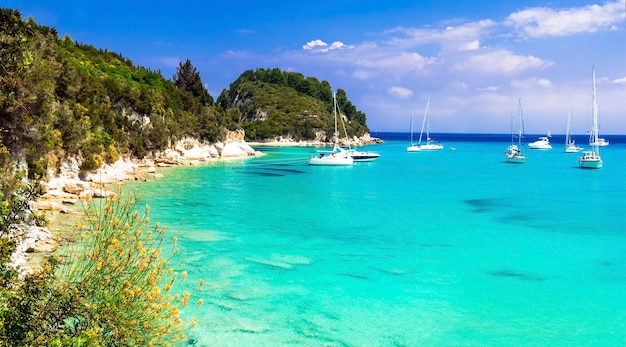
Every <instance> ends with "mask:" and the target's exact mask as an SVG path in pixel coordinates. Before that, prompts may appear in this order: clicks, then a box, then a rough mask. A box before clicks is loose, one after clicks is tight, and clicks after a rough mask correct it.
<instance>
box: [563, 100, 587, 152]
mask: <svg viewBox="0 0 626 347" xmlns="http://www.w3.org/2000/svg"><path fill="white" fill-rule="evenodd" d="M571 122H572V104H571V102H570V106H569V112H568V113H567V129H566V130H565V153H577V152H580V151H582V150H583V148H582V147H580V146H578V145H577V144H576V143H575V141H574V140H572V135H571V130H570V127H571Z"/></svg>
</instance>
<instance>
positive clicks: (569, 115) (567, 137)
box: [565, 99, 572, 148]
mask: <svg viewBox="0 0 626 347" xmlns="http://www.w3.org/2000/svg"><path fill="white" fill-rule="evenodd" d="M571 122H572V100H571V99H570V101H569V110H568V111H567V128H566V129H565V148H567V146H569V144H570V143H571V142H572V141H571V139H570V138H571V131H570V126H571Z"/></svg>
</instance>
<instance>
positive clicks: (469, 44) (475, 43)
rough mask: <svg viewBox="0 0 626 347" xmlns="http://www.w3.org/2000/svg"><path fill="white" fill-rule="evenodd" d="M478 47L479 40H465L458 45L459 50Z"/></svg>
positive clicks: (471, 49)
mask: <svg viewBox="0 0 626 347" xmlns="http://www.w3.org/2000/svg"><path fill="white" fill-rule="evenodd" d="M478 48H480V41H478V40H474V41H471V42H466V43H464V44H462V45H460V46H459V50H461V51H475V50H477V49H478Z"/></svg>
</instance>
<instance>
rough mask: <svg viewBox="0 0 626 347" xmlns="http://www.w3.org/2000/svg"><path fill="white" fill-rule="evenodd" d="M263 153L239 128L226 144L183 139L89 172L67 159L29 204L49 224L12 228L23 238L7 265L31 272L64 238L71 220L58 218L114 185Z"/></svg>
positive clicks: (108, 193)
mask: <svg viewBox="0 0 626 347" xmlns="http://www.w3.org/2000/svg"><path fill="white" fill-rule="evenodd" d="M261 155H263V154H262V153H261V152H258V151H255V150H254V149H253V148H252V147H251V146H250V145H249V144H248V143H246V142H245V141H244V134H243V131H234V132H230V133H229V134H228V137H227V140H226V141H224V142H218V143H214V144H206V143H202V142H200V141H198V140H196V139H191V138H187V139H182V140H180V141H178V142H176V143H175V144H174V145H173V146H171V147H170V148H168V149H166V150H165V151H163V152H159V153H154V155H152V156H150V157H147V158H144V159H134V158H120V159H119V160H118V161H116V162H115V163H113V164H105V165H103V166H102V167H101V168H99V169H98V170H95V171H92V172H88V173H84V172H81V170H80V160H79V159H77V158H71V159H68V160H66V161H65V162H64V163H62V165H61V167H60V170H59V172H58V173H52V172H51V173H49V174H48V178H47V179H45V180H42V182H41V185H42V189H43V194H42V195H41V196H40V197H39V198H38V199H37V201H35V202H34V203H33V204H31V206H30V208H31V210H32V211H45V213H46V216H47V217H48V219H49V221H50V226H49V227H35V226H27V225H20V226H16V229H17V230H16V234H18V235H22V237H21V238H20V240H19V242H18V244H17V246H16V250H15V252H14V253H13V254H12V255H11V261H10V266H13V267H14V268H17V269H20V271H21V272H22V274H25V273H29V272H32V271H34V270H35V269H36V268H37V267H38V266H39V265H40V264H41V261H42V260H43V258H44V257H45V256H46V254H49V253H51V252H54V251H55V250H57V249H58V248H59V246H60V245H61V244H63V243H64V242H65V241H66V240H64V238H65V237H66V235H67V232H66V231H67V229H69V228H71V227H72V224H73V222H72V223H69V224H67V223H63V222H62V220H71V219H76V218H73V217H71V215H73V214H82V206H81V204H82V202H85V201H90V200H91V199H97V198H107V197H110V196H113V195H114V194H116V192H115V191H113V190H110V187H112V186H114V185H116V184H122V183H124V182H129V181H148V179H154V178H159V177H162V175H161V174H160V173H159V171H158V169H159V168H162V167H172V166H182V165H197V164H202V163H207V162H211V161H218V160H227V159H231V158H248V157H255V156H261ZM63 215H64V216H63ZM64 230H65V231H64Z"/></svg>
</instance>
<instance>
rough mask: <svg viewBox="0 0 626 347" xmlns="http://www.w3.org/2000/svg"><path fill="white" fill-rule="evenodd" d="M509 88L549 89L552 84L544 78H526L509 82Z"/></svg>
mask: <svg viewBox="0 0 626 347" xmlns="http://www.w3.org/2000/svg"><path fill="white" fill-rule="evenodd" d="M511 86H512V87H514V88H517V89H534V90H536V89H537V88H541V89H549V88H550V87H552V82H550V80H547V79H545V78H527V79H525V80H520V81H511Z"/></svg>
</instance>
